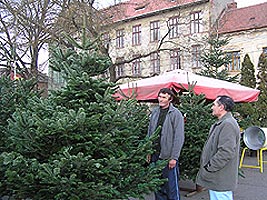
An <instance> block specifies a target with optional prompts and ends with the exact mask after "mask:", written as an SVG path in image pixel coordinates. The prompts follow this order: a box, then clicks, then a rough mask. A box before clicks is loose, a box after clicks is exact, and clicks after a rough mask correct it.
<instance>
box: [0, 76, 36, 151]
mask: <svg viewBox="0 0 267 200" xmlns="http://www.w3.org/2000/svg"><path fill="white" fill-rule="evenodd" d="M35 85H36V82H35V81H34V80H15V81H13V80H11V79H10V77H6V76H2V77H1V78H0V97H1V98H0V112H1V115H0V153H2V152H8V151H9V148H8V144H7V143H6V142H7V137H8V135H7V130H8V119H9V118H10V117H11V116H12V114H13V113H14V112H15V110H16V109H21V108H23V107H25V105H26V104H27V102H28V100H29V99H31V98H32V97H33V96H38V95H40V93H39V92H38V91H34V87H35Z"/></svg>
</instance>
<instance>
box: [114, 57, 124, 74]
mask: <svg viewBox="0 0 267 200" xmlns="http://www.w3.org/2000/svg"><path fill="white" fill-rule="evenodd" d="M117 61H118V62H122V61H124V58H123V57H120V58H117ZM124 66H125V65H124V63H122V64H119V65H117V66H116V67H115V75H116V78H119V77H121V76H123V75H124Z"/></svg>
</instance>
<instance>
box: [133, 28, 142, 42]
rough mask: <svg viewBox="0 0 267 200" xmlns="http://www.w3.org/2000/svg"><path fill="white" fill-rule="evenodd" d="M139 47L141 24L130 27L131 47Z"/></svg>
mask: <svg viewBox="0 0 267 200" xmlns="http://www.w3.org/2000/svg"><path fill="white" fill-rule="evenodd" d="M138 45H141V24H138V25H134V26H133V27H132V46H138Z"/></svg>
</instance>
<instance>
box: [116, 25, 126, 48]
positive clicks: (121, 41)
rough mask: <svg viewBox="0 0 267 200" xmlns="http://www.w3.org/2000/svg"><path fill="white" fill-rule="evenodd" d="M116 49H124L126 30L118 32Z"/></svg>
mask: <svg viewBox="0 0 267 200" xmlns="http://www.w3.org/2000/svg"><path fill="white" fill-rule="evenodd" d="M116 48H117V49H121V48H124V29H118V30H116Z"/></svg>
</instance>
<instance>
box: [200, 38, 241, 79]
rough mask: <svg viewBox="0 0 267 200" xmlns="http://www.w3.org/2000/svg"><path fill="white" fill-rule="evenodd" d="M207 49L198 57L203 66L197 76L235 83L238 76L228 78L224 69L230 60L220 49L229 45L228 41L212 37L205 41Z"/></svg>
mask: <svg viewBox="0 0 267 200" xmlns="http://www.w3.org/2000/svg"><path fill="white" fill-rule="evenodd" d="M206 41H207V44H208V48H207V49H206V50H204V51H203V52H202V54H201V55H200V61H201V64H202V65H203V66H202V68H201V70H200V72H199V73H198V74H199V75H202V76H207V77H211V78H215V79H220V80H226V81H230V82H236V81H237V78H238V75H236V76H233V77H231V76H229V73H228V70H227V68H226V67H225V66H226V65H227V64H229V63H230V62H231V59H230V58H229V57H228V56H227V55H226V54H225V52H224V51H223V49H222V47H224V46H225V45H227V44H228V43H229V39H228V38H226V39H221V38H219V36H218V35H212V36H210V37H209V38H207V39H206Z"/></svg>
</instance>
